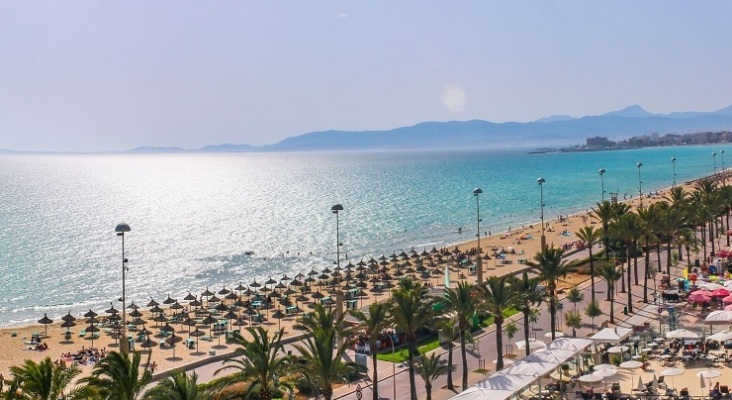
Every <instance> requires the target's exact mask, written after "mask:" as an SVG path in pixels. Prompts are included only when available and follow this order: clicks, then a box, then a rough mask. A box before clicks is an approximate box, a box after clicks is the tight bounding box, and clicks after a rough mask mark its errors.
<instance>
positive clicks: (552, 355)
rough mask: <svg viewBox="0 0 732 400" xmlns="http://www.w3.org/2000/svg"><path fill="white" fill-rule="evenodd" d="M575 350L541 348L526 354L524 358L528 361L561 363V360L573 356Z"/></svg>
mask: <svg viewBox="0 0 732 400" xmlns="http://www.w3.org/2000/svg"><path fill="white" fill-rule="evenodd" d="M575 355H576V352H574V351H571V350H563V349H541V350H539V351H536V352H534V353H533V354H531V355H529V356H526V358H524V360H526V361H529V362H536V361H539V362H550V363H556V364H562V363H563V362H565V361H567V360H569V359H570V358H572V357H574V356H575Z"/></svg>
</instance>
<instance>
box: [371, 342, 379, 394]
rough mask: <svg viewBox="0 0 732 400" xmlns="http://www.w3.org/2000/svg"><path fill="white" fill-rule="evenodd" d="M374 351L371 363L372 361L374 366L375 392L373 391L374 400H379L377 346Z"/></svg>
mask: <svg viewBox="0 0 732 400" xmlns="http://www.w3.org/2000/svg"><path fill="white" fill-rule="evenodd" d="M372 349H373V350H372V351H371V361H372V365H373V366H374V390H373V395H374V400H379V370H378V369H377V368H376V366H377V364H376V361H377V360H376V350H377V348H376V346H374V347H372Z"/></svg>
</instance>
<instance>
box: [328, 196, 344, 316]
mask: <svg viewBox="0 0 732 400" xmlns="http://www.w3.org/2000/svg"><path fill="white" fill-rule="evenodd" d="M330 211H331V212H332V213H333V214H335V216H336V266H337V267H338V270H339V271H340V269H341V238H340V222H339V219H338V215H339V212H340V211H343V206H342V205H340V204H335V205H333V206H332V207H331V208H330ZM341 315H343V292H341V288H340V282H339V285H338V289H337V290H336V318H340V316H341Z"/></svg>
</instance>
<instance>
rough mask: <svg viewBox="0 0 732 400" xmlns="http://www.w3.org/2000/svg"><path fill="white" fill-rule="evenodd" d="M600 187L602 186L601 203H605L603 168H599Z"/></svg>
mask: <svg viewBox="0 0 732 400" xmlns="http://www.w3.org/2000/svg"><path fill="white" fill-rule="evenodd" d="M599 172H600V185H602V201H603V202H604V201H605V168H600V171H599Z"/></svg>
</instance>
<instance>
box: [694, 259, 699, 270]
mask: <svg viewBox="0 0 732 400" xmlns="http://www.w3.org/2000/svg"><path fill="white" fill-rule="evenodd" d="M694 266H695V267H697V268H699V259H698V258H697V259H696V260H694Z"/></svg>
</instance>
